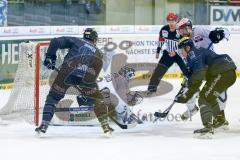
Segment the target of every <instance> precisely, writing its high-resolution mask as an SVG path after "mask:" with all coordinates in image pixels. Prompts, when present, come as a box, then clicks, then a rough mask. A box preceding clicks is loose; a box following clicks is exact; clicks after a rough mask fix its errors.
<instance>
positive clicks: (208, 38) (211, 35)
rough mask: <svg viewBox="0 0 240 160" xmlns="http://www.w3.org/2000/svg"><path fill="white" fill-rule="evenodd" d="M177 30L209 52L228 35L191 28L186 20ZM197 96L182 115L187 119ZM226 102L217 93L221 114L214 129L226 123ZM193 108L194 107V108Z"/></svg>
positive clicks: (223, 30) (217, 29)
mask: <svg viewBox="0 0 240 160" xmlns="http://www.w3.org/2000/svg"><path fill="white" fill-rule="evenodd" d="M177 30H178V32H179V34H180V35H182V36H183V37H184V36H185V37H190V38H191V39H192V40H193V42H194V45H195V46H196V47H197V48H199V47H202V48H206V49H210V50H214V48H213V47H214V46H213V44H216V43H219V42H220V41H221V40H222V39H224V38H226V39H228V38H229V36H230V34H229V31H228V30H227V29H225V28H211V27H209V26H196V27H194V28H193V26H192V22H191V20H189V19H188V18H183V19H181V20H180V21H179V22H178V23H177ZM197 96H198V94H195V95H194V96H193V97H192V98H191V99H190V100H189V102H188V104H189V105H188V111H186V112H185V113H184V114H183V115H186V117H188V116H189V115H190V116H191V115H192V114H191V112H192V113H194V112H195V109H194V108H196V105H195V104H196V98H197ZM226 100H227V94H226V92H224V93H219V98H218V102H219V104H220V109H221V113H220V114H219V117H218V118H216V119H215V124H214V125H215V128H218V127H219V126H222V124H223V123H226V122H227V121H226V119H225V114H224V109H225V102H226ZM194 106H195V107H194Z"/></svg>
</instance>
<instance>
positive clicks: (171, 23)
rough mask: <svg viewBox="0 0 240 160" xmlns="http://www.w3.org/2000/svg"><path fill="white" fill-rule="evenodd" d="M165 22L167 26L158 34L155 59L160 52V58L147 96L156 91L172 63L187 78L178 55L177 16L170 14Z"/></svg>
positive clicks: (183, 64) (185, 70) (182, 62)
mask: <svg viewBox="0 0 240 160" xmlns="http://www.w3.org/2000/svg"><path fill="white" fill-rule="evenodd" d="M166 20H167V22H168V24H167V25H165V26H163V27H162V28H161V30H160V32H159V45H158V47H157V53H156V58H157V59H158V58H159V55H160V52H162V57H161V59H160V60H159V62H158V65H157V67H156V68H155V70H154V72H153V74H152V77H151V79H150V82H149V85H148V95H151V94H152V93H154V92H156V91H157V86H158V84H159V82H160V80H161V79H162V77H163V76H164V74H165V73H166V72H167V70H168V69H169V68H170V67H171V66H172V64H173V63H174V62H176V63H177V64H178V66H179V67H180V69H181V70H182V72H183V74H184V75H185V76H186V77H188V72H187V68H186V65H185V63H184V61H183V59H182V58H181V57H180V56H179V54H178V40H179V39H180V38H181V36H180V35H179V34H178V33H177V31H176V23H177V21H178V16H177V14H176V13H174V12H170V13H169V14H168V15H167V17H166Z"/></svg>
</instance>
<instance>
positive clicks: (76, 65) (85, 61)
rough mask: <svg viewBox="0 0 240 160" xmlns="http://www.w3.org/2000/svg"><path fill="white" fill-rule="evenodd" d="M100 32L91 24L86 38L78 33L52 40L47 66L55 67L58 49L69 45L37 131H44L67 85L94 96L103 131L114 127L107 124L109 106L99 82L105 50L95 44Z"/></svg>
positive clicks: (107, 131) (47, 54)
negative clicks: (81, 37) (104, 100)
mask: <svg viewBox="0 0 240 160" xmlns="http://www.w3.org/2000/svg"><path fill="white" fill-rule="evenodd" d="M97 38H98V34H97V32H96V31H95V30H94V29H92V28H87V29H86V30H85V31H84V36H83V39H80V38H76V37H60V38H54V39H52V40H51V42H50V45H49V48H48V50H47V53H46V58H45V60H44V65H45V66H46V67H47V68H48V69H52V70H54V69H55V61H56V59H57V56H56V51H57V50H58V49H69V51H68V53H67V55H66V56H65V57H64V61H63V64H62V65H61V66H60V69H59V70H58V75H57V76H56V78H55V80H54V82H53V84H52V86H51V88H50V91H49V93H48V95H47V98H46V101H45V105H44V109H43V117H42V123H41V125H40V126H39V127H38V128H36V130H35V131H36V132H37V133H45V132H46V130H47V128H48V125H49V123H50V121H51V120H52V117H53V115H54V110H55V108H56V105H57V104H58V102H59V101H60V100H61V99H62V98H63V97H64V95H65V93H66V91H67V89H68V88H69V87H71V86H74V87H77V88H78V91H79V92H80V93H79V94H82V95H85V96H87V97H89V99H91V102H92V103H93V104H94V106H95V107H94V112H95V114H96V117H97V118H98V120H99V122H100V124H101V127H102V129H103V131H104V133H111V132H112V131H113V129H112V128H110V126H109V124H108V106H106V104H105V103H104V102H103V97H102V95H101V94H100V91H99V89H98V85H97V83H96V80H97V77H98V75H99V73H100V71H101V69H102V65H103V62H102V58H103V54H102V52H101V51H100V50H99V49H98V48H97V47H96V42H97Z"/></svg>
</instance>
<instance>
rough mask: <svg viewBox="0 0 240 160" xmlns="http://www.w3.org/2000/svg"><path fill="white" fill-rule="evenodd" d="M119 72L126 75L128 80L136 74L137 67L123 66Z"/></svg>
mask: <svg viewBox="0 0 240 160" xmlns="http://www.w3.org/2000/svg"><path fill="white" fill-rule="evenodd" d="M118 73H119V74H120V75H121V76H123V77H125V78H126V79H127V80H130V79H131V78H133V77H134V76H135V69H133V68H131V67H128V66H123V67H122V68H121V69H120V70H119V71H118Z"/></svg>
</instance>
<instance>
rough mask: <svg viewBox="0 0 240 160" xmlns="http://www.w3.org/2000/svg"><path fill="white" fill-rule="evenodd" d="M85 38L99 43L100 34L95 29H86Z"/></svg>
mask: <svg viewBox="0 0 240 160" xmlns="http://www.w3.org/2000/svg"><path fill="white" fill-rule="evenodd" d="M83 38H84V39H87V40H89V41H92V42H94V41H97V39H98V34H97V32H96V31H95V30H94V29H93V28H86V29H85V31H84V33H83Z"/></svg>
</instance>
